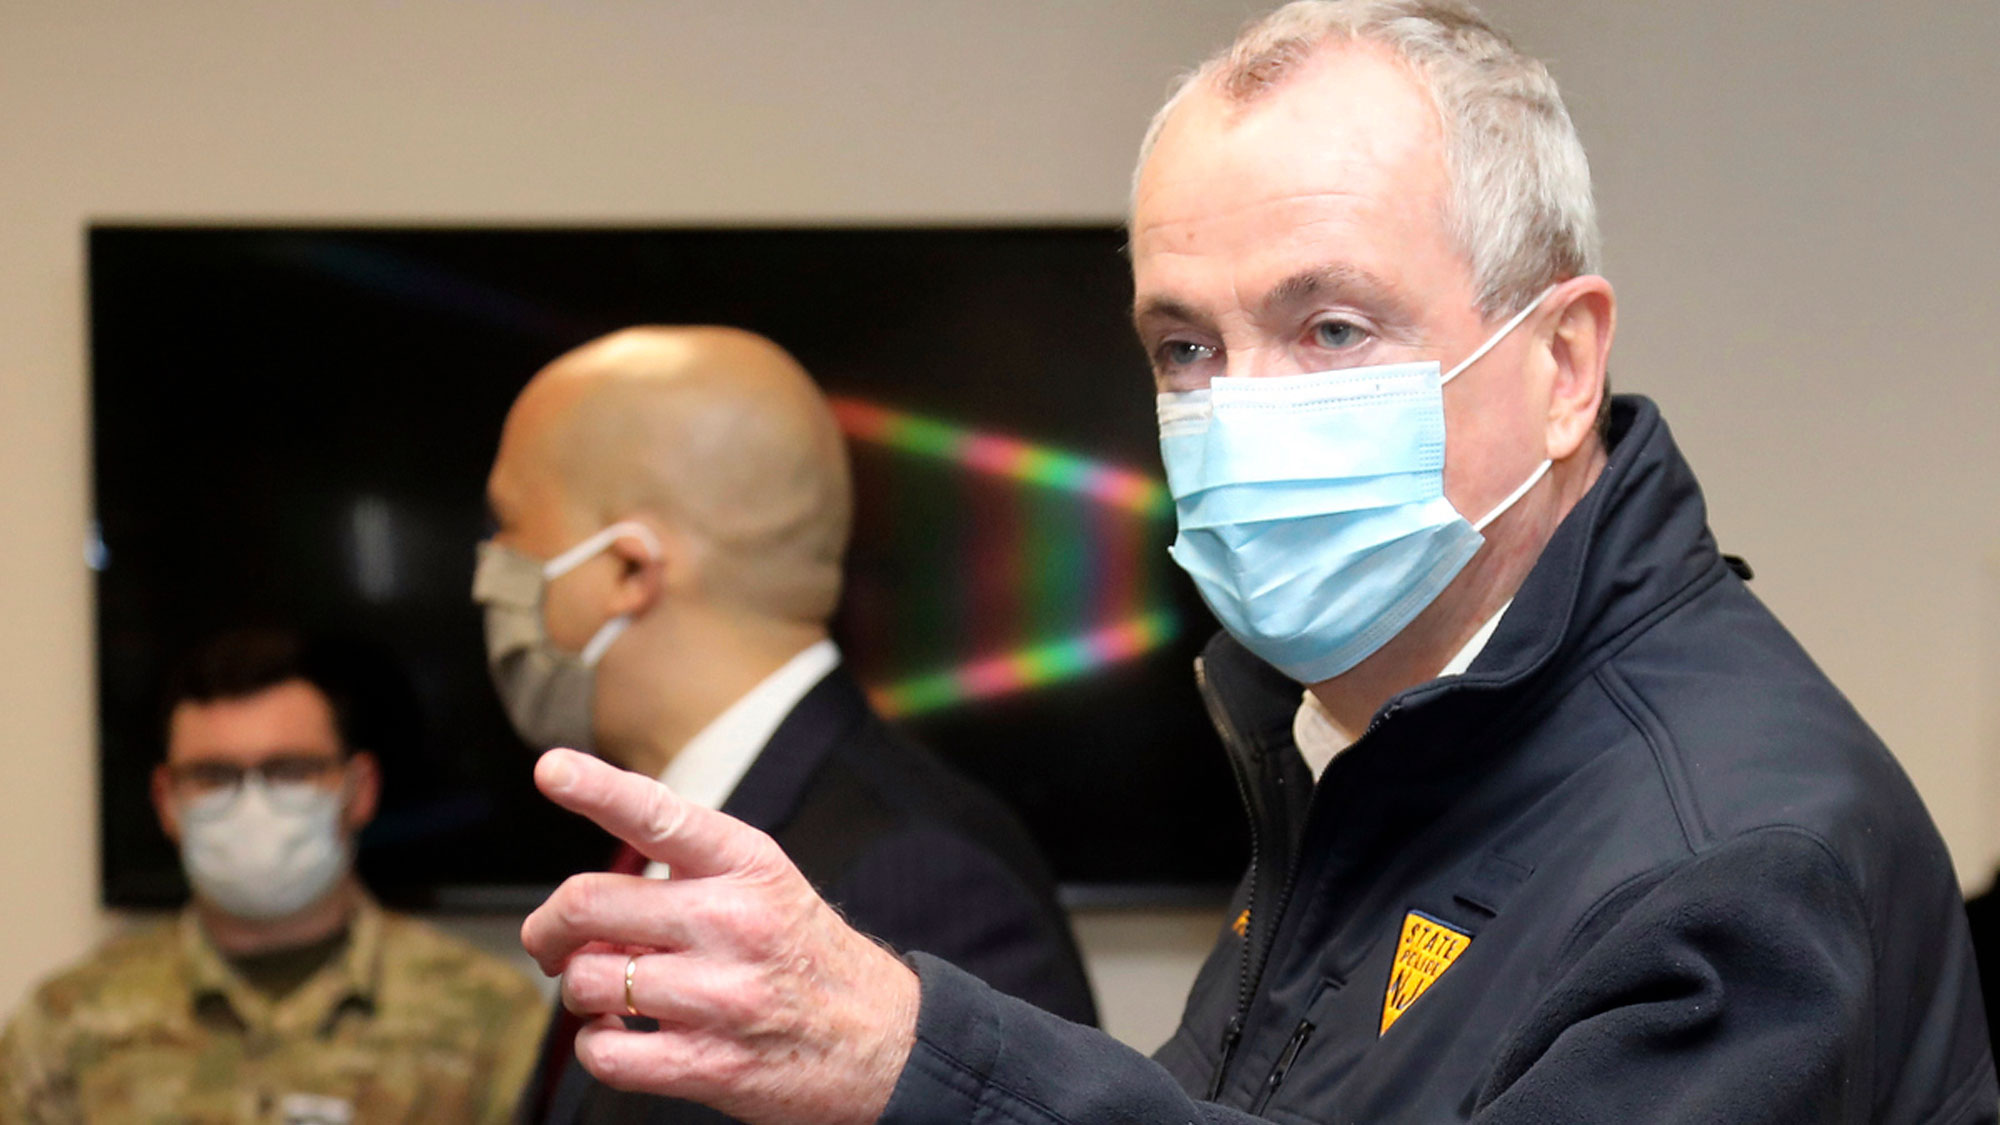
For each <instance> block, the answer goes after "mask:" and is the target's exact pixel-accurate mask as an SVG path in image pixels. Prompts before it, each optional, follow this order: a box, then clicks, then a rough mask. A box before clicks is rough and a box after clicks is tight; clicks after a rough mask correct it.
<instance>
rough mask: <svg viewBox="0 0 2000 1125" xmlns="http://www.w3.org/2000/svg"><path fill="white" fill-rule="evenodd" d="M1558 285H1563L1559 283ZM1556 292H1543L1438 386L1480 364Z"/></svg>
mask: <svg viewBox="0 0 2000 1125" xmlns="http://www.w3.org/2000/svg"><path fill="white" fill-rule="evenodd" d="M1557 284H1561V283H1560V282H1558V283H1557ZM1555 291H1556V287H1555V286H1554V285H1551V286H1549V287H1548V288H1547V289H1544V290H1542V291H1541V293H1539V294H1538V295H1536V297H1535V299H1534V300H1532V301H1529V302H1528V303H1527V305H1526V306H1524V307H1523V308H1522V309H1521V311H1520V312H1517V313H1515V314H1514V315H1513V317H1512V318H1511V319H1509V320H1508V321H1507V323H1505V324H1503V325H1501V326H1500V331H1498V332H1495V333H1494V334H1493V335H1491V336H1488V337H1487V338H1486V342H1485V343H1483V344H1481V345H1479V349H1478V350H1477V351H1475V352H1473V353H1472V354H1471V355H1469V356H1466V357H1465V358H1464V359H1462V360H1460V361H1459V364H1458V366H1457V367H1454V368H1452V369H1451V370H1450V371H1447V372H1445V374H1444V378H1442V379H1439V380H1438V385H1439V386H1443V385H1444V384H1446V383H1449V382H1451V381H1452V380H1453V379H1456V378H1458V376H1459V373H1460V372H1461V371H1464V370H1465V369H1466V368H1468V367H1471V366H1472V365H1473V364H1475V363H1478V362H1479V360H1480V357H1482V356H1484V355H1485V354H1486V353H1487V352H1490V351H1492V350H1493V349H1494V347H1495V346H1496V345H1498V344H1499V343H1500V341H1502V340H1505V339H1506V338H1507V336H1508V334H1509V333H1511V332H1513V331H1514V329H1516V328H1519V327H1520V326H1521V322H1522V321H1524V320H1526V319H1528V314H1529V313H1531V312H1534V311H1535V310H1536V309H1539V308H1541V307H1542V302H1543V301H1546V300H1548V299H1549V294H1551V293H1553V292H1555Z"/></svg>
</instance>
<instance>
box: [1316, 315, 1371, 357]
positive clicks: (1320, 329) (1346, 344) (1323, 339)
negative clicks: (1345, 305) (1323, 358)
mask: <svg viewBox="0 0 2000 1125" xmlns="http://www.w3.org/2000/svg"><path fill="white" fill-rule="evenodd" d="M1312 336H1313V343H1315V344H1317V345H1319V346H1320V347H1322V348H1331V349H1333V350H1336V351H1338V350H1339V349H1341V348H1351V347H1353V346H1354V345H1356V344H1358V343H1360V342H1361V336H1362V333H1361V329H1360V327H1359V326H1357V325H1354V324H1351V323H1349V322H1348V321H1345V320H1322V321H1320V322H1319V323H1318V324H1315V325H1313V327H1312Z"/></svg>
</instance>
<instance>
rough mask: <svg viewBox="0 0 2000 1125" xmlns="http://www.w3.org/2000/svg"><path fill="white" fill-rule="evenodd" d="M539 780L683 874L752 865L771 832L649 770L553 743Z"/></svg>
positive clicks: (566, 803) (555, 796) (553, 796)
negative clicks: (684, 795)
mask: <svg viewBox="0 0 2000 1125" xmlns="http://www.w3.org/2000/svg"><path fill="white" fill-rule="evenodd" d="M535 786H536V787H537V788H539V789H540V790H541V791H542V792H543V793H544V794H545V795H547V797H548V798H549V800H551V801H554V802H555V803H556V804H558V805H561V806H562V807H563V808H566V809H568V810H569V811H571V812H574V813H581V814H583V815H584V816H587V817H589V818H590V819H591V820H593V821H596V822H597V826H598V827H600V828H602V829H604V830H605V831H606V832H609V833H611V834H612V835H613V836H616V837H618V838H619V839H621V840H623V841H625V842H626V843H628V844H630V845H632V846H633V847H634V848H635V849H637V850H638V852H639V854H640V855H643V856H645V857H646V858H647V859H655V860H658V861H660V862H661V863H664V864H666V865H667V868H668V870H669V871H671V872H672V873H673V874H674V875H675V876H676V877H682V878H687V877H693V878H704V877H708V876H714V875H724V874H728V873H730V872H733V871H744V870H748V869H749V868H751V867H753V866H755V865H756V863H757V861H758V859H759V858H760V856H761V855H762V845H763V842H764V836H763V834H762V833H760V832H758V831H757V830H756V829H754V828H751V827H750V826H749V825H746V824H744V823H743V822H742V821H739V820H737V819H736V818H734V817H731V816H725V815H723V814H722V813H719V812H714V811H712V810H709V809H705V808H702V807H701V806H699V805H695V804H690V803H688V802H687V801H683V800H682V799H681V798H680V797H679V796H678V795H677V794H675V793H674V791H673V790H671V789H669V788H667V787H666V786H665V785H662V784H660V783H659V782H658V781H655V780H653V779H652V778H650V777H646V776H644V775H643V774H636V773H633V772H632V771H630V770H622V769H619V768H618V767H616V766H614V765H611V764H610V763H608V762H605V761H602V760H600V759H597V758H593V757H591V756H590V755H588V754H579V753H577V752H576V751H574V750H551V751H549V752H548V753H546V754H543V755H542V757H541V760H540V761H538V762H536V763H535Z"/></svg>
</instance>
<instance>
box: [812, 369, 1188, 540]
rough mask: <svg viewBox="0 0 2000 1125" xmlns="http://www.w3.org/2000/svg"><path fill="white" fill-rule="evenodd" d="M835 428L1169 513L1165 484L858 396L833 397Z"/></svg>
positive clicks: (1132, 507)
mask: <svg viewBox="0 0 2000 1125" xmlns="http://www.w3.org/2000/svg"><path fill="white" fill-rule="evenodd" d="M832 403H833V414H834V417H835V418H838V419H839V420H840V428H841V429H842V430H845V431H846V432H847V435H848V436H849V437H851V438H854V439H855V440H856V441H867V442H875V443H877V444H880V445H886V446H889V447H891V448H894V449H897V450H901V451H902V452H904V453H914V454H916V455H918V456H921V457H937V458H942V459H944V460H948V461H955V462H957V463H958V464H960V465H963V466H965V467H966V468H968V469H971V470H973V471H974V472H980V473H990V474H992V475H993V476H999V477H1009V478H1011V479H1013V480H1018V481H1021V482H1023V483H1026V484H1034V485H1040V486H1042V487H1045V488H1055V489H1060V490H1062V491H1064V492H1075V493H1080V494H1082V495H1084V496H1088V497H1090V498H1091V499H1093V500H1097V501H1099V502H1101V503H1104V504H1108V505H1111V506H1112V507H1115V508H1124V509H1126V510H1128V511H1133V512H1137V513H1139V514H1140V515H1142V516H1146V517H1149V518H1160V517H1164V516H1166V515H1167V514H1169V513H1170V512H1171V511H1172V510H1173V507H1172V505H1171V504H1170V503H1169V502H1168V500H1167V489H1166V486H1165V485H1163V484H1161V483H1160V482H1159V481H1157V480H1155V479H1153V478H1152V477H1149V476H1146V475H1145V474H1143V473H1139V472H1135V471H1133V470H1131V469H1123V468H1119V467H1118V466H1116V465H1109V464H1106V463H1104V462H1102V461H1093V460H1091V459H1090V458H1088V457H1078V456H1077V455H1075V454H1074V453H1064V452H1062V451H1061V450H1056V449H1050V448H1048V447H1047V446H1040V445H1034V444H1031V443H1029V442H1025V441H1022V440H1021V439H1019V438H1011V437H1006V436H1003V435H1001V434H994V433H987V432H984V431H981V430H968V429H965V428H963V427H960V426H953V425H950V424H948V423H945V422H940V421H937V420H936V419H932V418H923V417H919V416H918V415H915V414H906V413H904V412H902V411H900V410H891V409H889V408H888V407H885V406H877V405H875V404H874V403H870V402H862V401H861V400H860V399H853V398H839V397H835V398H833V399H832Z"/></svg>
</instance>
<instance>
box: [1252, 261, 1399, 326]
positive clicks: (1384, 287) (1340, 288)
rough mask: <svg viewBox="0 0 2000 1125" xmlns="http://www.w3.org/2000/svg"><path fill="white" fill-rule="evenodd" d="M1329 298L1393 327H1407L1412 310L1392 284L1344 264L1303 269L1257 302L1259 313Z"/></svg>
mask: <svg viewBox="0 0 2000 1125" xmlns="http://www.w3.org/2000/svg"><path fill="white" fill-rule="evenodd" d="M1329 298H1332V299H1337V300H1340V301H1342V302H1344V303H1346V304H1351V305H1355V306H1358V307H1359V308H1361V309H1363V310H1365V311H1367V312H1370V313H1373V314H1375V315H1376V316H1377V317H1380V318H1381V319H1383V320H1385V321H1388V322H1391V323H1395V324H1404V325H1407V324H1410V323H1412V322H1413V321H1414V320H1415V319H1416V314H1415V310H1413V309H1412V308H1411V306H1410V303H1409V302H1408V301H1407V300H1405V299H1404V297H1403V295H1402V293H1401V292H1399V291H1398V290H1397V289H1396V287H1395V286H1394V285H1392V284H1391V283H1389V282H1388V281H1387V280H1386V279H1384V278H1382V277H1379V276H1377V275H1376V274H1373V273H1370V272H1368V271H1367V270H1365V269H1362V268H1361V267H1359V266H1354V265H1348V264H1345V263H1340V264H1335V265H1328V266H1317V267H1314V268H1313V269H1309V270H1302V271H1300V272H1298V273H1295V274H1293V275H1292V276H1290V277H1288V278H1286V279H1285V280H1283V281H1281V282H1279V283H1278V284H1276V285H1274V286H1272V287H1271V291H1270V292H1269V293H1266V294H1265V295H1264V299H1263V300H1262V301H1260V302H1258V303H1259V305H1261V306H1262V311H1265V312H1275V311H1277V310H1279V309H1288V308H1292V307H1294V306H1297V305H1301V304H1305V303H1307V302H1311V301H1324V300H1327V299H1329Z"/></svg>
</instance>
